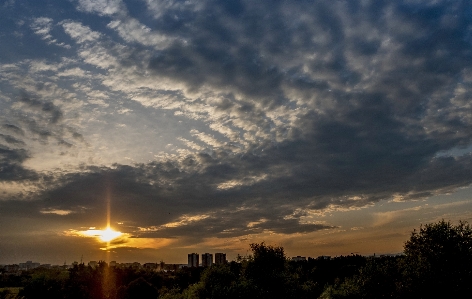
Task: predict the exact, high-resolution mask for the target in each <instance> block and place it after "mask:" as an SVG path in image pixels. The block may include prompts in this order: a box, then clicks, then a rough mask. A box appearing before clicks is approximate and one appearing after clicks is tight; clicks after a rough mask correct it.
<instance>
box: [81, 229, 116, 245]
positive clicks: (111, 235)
mask: <svg viewBox="0 0 472 299" xmlns="http://www.w3.org/2000/svg"><path fill="white" fill-rule="evenodd" d="M84 234H85V235H87V236H90V237H97V238H98V239H100V240H101V241H103V242H110V241H112V240H114V239H116V238H118V237H120V236H121V235H123V234H122V233H121V232H118V231H115V230H113V229H112V228H111V227H109V226H108V227H107V228H106V229H101V230H100V229H95V228H90V229H89V230H86V231H85V232H84Z"/></svg>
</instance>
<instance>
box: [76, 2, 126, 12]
mask: <svg viewBox="0 0 472 299" xmlns="http://www.w3.org/2000/svg"><path fill="white" fill-rule="evenodd" d="M78 8H79V9H80V10H84V11H86V12H94V13H98V14H100V15H113V14H116V13H118V12H120V11H122V10H123V9H125V7H124V5H123V2H122V1H121V0H79V6H78Z"/></svg>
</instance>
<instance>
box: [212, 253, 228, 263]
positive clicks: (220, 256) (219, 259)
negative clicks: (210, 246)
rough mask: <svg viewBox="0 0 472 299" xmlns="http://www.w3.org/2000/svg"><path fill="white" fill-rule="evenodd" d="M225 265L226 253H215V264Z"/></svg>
mask: <svg viewBox="0 0 472 299" xmlns="http://www.w3.org/2000/svg"><path fill="white" fill-rule="evenodd" d="M225 263H226V253H221V252H218V253H215V264H217V265H221V264H225Z"/></svg>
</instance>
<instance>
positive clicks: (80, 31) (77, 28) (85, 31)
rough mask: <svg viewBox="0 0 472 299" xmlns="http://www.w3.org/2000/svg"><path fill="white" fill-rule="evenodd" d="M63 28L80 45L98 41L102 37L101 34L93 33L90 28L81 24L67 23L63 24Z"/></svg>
mask: <svg viewBox="0 0 472 299" xmlns="http://www.w3.org/2000/svg"><path fill="white" fill-rule="evenodd" d="M62 27H63V28H64V31H65V32H66V33H67V34H69V35H70V37H72V38H73V39H75V40H76V41H77V42H78V43H85V42H92V41H96V40H98V39H99V38H100V36H101V34H100V33H98V32H96V31H92V30H91V29H90V28H89V27H88V26H84V25H82V24H81V23H79V22H73V21H66V22H63V23H62Z"/></svg>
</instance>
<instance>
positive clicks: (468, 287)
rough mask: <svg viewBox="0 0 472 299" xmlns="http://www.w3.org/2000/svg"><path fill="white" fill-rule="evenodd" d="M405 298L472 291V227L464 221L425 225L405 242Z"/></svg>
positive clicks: (454, 294)
mask: <svg viewBox="0 0 472 299" xmlns="http://www.w3.org/2000/svg"><path fill="white" fill-rule="evenodd" d="M404 252H405V255H406V258H405V265H404V269H405V286H404V289H403V292H404V294H405V297H407V295H408V297H410V298H413V297H414V298H440V297H444V298H455V297H460V294H470V292H471V291H472V284H471V281H472V229H471V227H470V225H469V224H468V223H467V222H463V221H460V222H459V224H458V225H453V224H451V223H450V222H446V221H444V220H442V221H439V222H438V223H432V224H426V225H424V226H421V227H420V230H419V231H416V230H414V231H413V232H412V233H411V236H410V240H408V241H407V242H406V243H405V246H404Z"/></svg>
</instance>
